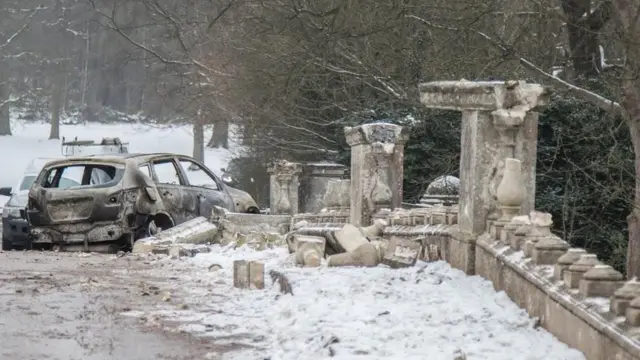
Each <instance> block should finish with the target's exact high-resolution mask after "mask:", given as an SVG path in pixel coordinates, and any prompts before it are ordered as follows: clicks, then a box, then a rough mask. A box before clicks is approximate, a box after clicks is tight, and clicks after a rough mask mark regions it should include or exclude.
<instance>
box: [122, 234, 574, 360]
mask: <svg viewBox="0 0 640 360" xmlns="http://www.w3.org/2000/svg"><path fill="white" fill-rule="evenodd" d="M240 259H245V260H262V261H264V262H265V274H266V275H265V276H266V279H265V282H266V289H265V290H262V291H260V290H240V289H236V288H234V287H233V279H232V275H233V260H240ZM159 262H160V264H159V266H157V270H152V271H151V273H150V274H149V275H154V276H160V277H161V278H165V279H167V278H171V279H173V281H172V284H175V285H173V286H174V289H171V290H170V291H171V293H173V294H176V295H174V296H176V297H178V296H179V295H178V294H180V293H182V294H183V296H181V297H180V300H176V301H181V302H183V305H184V306H182V308H185V307H186V309H182V310H178V309H176V307H175V304H172V305H173V306H171V305H170V306H160V307H156V306H154V307H150V308H148V309H145V310H144V311H131V312H128V313H126V314H128V315H129V316H134V317H138V316H143V315H144V316H145V318H150V317H159V318H162V319H165V320H169V321H178V322H183V323H184V322H186V323H188V324H187V325H183V326H182V329H181V330H182V331H186V332H190V333H193V334H196V335H199V336H204V337H207V338H208V340H209V341H211V342H213V343H214V344H216V345H220V346H223V347H224V348H225V349H226V351H229V349H235V350H232V351H231V352H226V353H225V354H212V357H211V358H216V359H218V358H222V359H238V360H239V359H243V360H254V359H271V360H289V359H301V360H314V359H328V358H330V357H331V358H333V359H345V360H347V359H349V360H352V359H367V360H375V359H385V360H389V359H398V360H410V359H416V360H417V359H420V360H423V359H430V360H438V359H442V360H445V359H446V360H451V359H454V358H455V355H456V354H465V355H466V359H467V360H471V359H487V360H499V359H504V360H513V359H523V360H524V359H527V360H533V359H541V360H542V359H544V360H552V359H557V360H574V359H575V360H578V359H584V356H583V355H582V354H581V353H580V352H578V351H577V350H574V349H570V348H569V347H568V346H566V345H565V344H563V343H561V342H560V341H559V340H557V339H556V338H555V337H553V336H552V335H551V334H550V333H548V332H547V331H545V330H543V329H542V328H536V327H535V326H534V323H535V321H534V320H533V319H531V318H529V317H528V316H527V314H526V313H525V312H524V311H523V310H522V309H520V308H518V307H517V306H516V305H515V304H514V303H513V302H512V301H511V300H509V298H508V297H507V296H506V295H505V293H504V292H499V293H497V292H495V291H494V290H493V287H492V285H491V283H490V282H488V281H486V280H484V279H482V278H480V277H478V276H470V277H469V276H465V274H464V273H463V272H461V271H458V270H455V269H452V268H451V267H450V266H449V265H448V264H446V263H445V262H435V263H428V264H427V263H418V265H417V266H415V267H412V268H407V269H400V270H393V269H389V268H386V267H384V266H379V267H376V268H368V269H367V268H327V267H321V268H306V269H304V268H298V267H295V266H293V265H292V264H291V261H290V258H289V255H288V253H287V251H286V249H272V250H266V251H254V250H251V249H248V248H246V247H243V248H239V249H236V250H234V249H233V248H232V247H227V248H222V247H220V246H214V247H213V252H211V253H209V254H199V255H197V256H196V257H194V258H189V259H184V260H169V259H164V260H160V261H159ZM213 264H217V265H219V267H216V266H214V267H213V268H212V269H210V268H211V266H212V265H213ZM220 267H221V268H220ZM271 269H275V270H278V271H281V272H283V273H285V274H286V276H287V277H288V278H289V280H290V282H291V283H292V288H293V293H294V295H293V296H291V295H281V294H280V293H279V292H278V289H279V286H278V283H276V284H275V285H272V284H271V280H270V279H269V276H268V271H269V270H271Z"/></svg>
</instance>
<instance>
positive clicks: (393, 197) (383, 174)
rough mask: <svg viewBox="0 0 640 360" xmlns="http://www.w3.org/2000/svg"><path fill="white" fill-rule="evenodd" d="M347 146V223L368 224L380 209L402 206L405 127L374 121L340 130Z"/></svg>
mask: <svg viewBox="0 0 640 360" xmlns="http://www.w3.org/2000/svg"><path fill="white" fill-rule="evenodd" d="M344 131H345V135H346V137H347V143H348V144H349V146H351V191H350V195H351V196H350V198H351V203H350V205H351V209H350V222H351V223H352V224H353V225H357V226H368V225H370V224H371V217H372V216H373V214H375V213H376V211H378V210H380V209H382V208H390V209H394V208H399V207H401V205H402V180H403V167H404V144H405V143H406V142H407V140H409V134H408V133H407V130H406V129H405V128H403V127H402V126H399V125H393V124H386V123H376V124H366V125H360V126H356V127H346V128H345V129H344Z"/></svg>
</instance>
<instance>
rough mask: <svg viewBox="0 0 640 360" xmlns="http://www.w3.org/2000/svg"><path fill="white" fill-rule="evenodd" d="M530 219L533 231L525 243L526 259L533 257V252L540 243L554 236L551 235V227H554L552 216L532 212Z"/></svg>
mask: <svg viewBox="0 0 640 360" xmlns="http://www.w3.org/2000/svg"><path fill="white" fill-rule="evenodd" d="M529 218H530V219H531V230H530V231H529V233H528V234H527V237H526V240H525V243H524V256H526V257H532V256H533V250H534V249H535V246H536V244H537V243H538V241H540V240H542V239H544V238H546V237H549V236H552V235H553V234H551V225H553V221H552V220H551V214H548V213H543V212H539V211H532V212H531V214H530V215H529Z"/></svg>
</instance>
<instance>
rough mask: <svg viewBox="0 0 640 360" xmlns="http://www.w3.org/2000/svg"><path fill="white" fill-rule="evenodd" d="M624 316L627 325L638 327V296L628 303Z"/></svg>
mask: <svg viewBox="0 0 640 360" xmlns="http://www.w3.org/2000/svg"><path fill="white" fill-rule="evenodd" d="M625 315H626V317H627V324H629V325H631V326H640V296H638V297H637V298H635V299H633V300H632V301H631V302H630V303H629V306H628V307H627V311H626V312H625Z"/></svg>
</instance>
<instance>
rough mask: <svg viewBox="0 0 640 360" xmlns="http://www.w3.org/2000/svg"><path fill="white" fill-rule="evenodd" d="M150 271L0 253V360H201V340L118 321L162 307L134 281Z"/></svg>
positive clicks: (132, 263)
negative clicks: (132, 312) (125, 313)
mask: <svg viewBox="0 0 640 360" xmlns="http://www.w3.org/2000/svg"><path fill="white" fill-rule="evenodd" d="M149 267H150V265H149V263H145V261H143V260H136V258H135V257H131V256H126V257H122V258H116V257H115V256H113V255H99V254H77V253H76V254H74V253H53V252H17V251H12V252H0V343H1V344H2V345H1V346H0V359H6V360H11V359H16V360H17V359H20V360H29V359H39V360H40V359H51V360H54V359H60V360H75V359H82V360H110V359H119V360H120V359H127V360H152V359H176V360H178V359H206V358H207V356H206V354H207V353H209V352H210V351H211V350H213V349H211V347H210V346H209V345H208V344H207V343H206V341H205V340H203V339H196V338H193V337H191V336H189V335H187V334H181V333H179V332H167V331H163V330H162V329H163V328H165V326H164V325H162V324H156V323H154V322H153V319H146V318H142V319H140V318H138V319H133V318H130V317H125V316H122V315H120V313H121V312H123V311H128V310H129V309H131V308H136V309H139V308H148V307H152V306H154V304H157V303H159V302H161V301H162V300H163V299H162V296H163V295H162V292H161V291H159V289H158V288H157V287H154V286H150V285H147V281H153V280H154V279H147V278H145V277H144V276H139V274H140V272H141V271H144V270H145V269H147V268H149ZM155 280H158V281H160V282H161V281H162V280H165V281H166V279H155ZM149 288H150V289H151V290H149ZM164 300H166V299H164Z"/></svg>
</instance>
